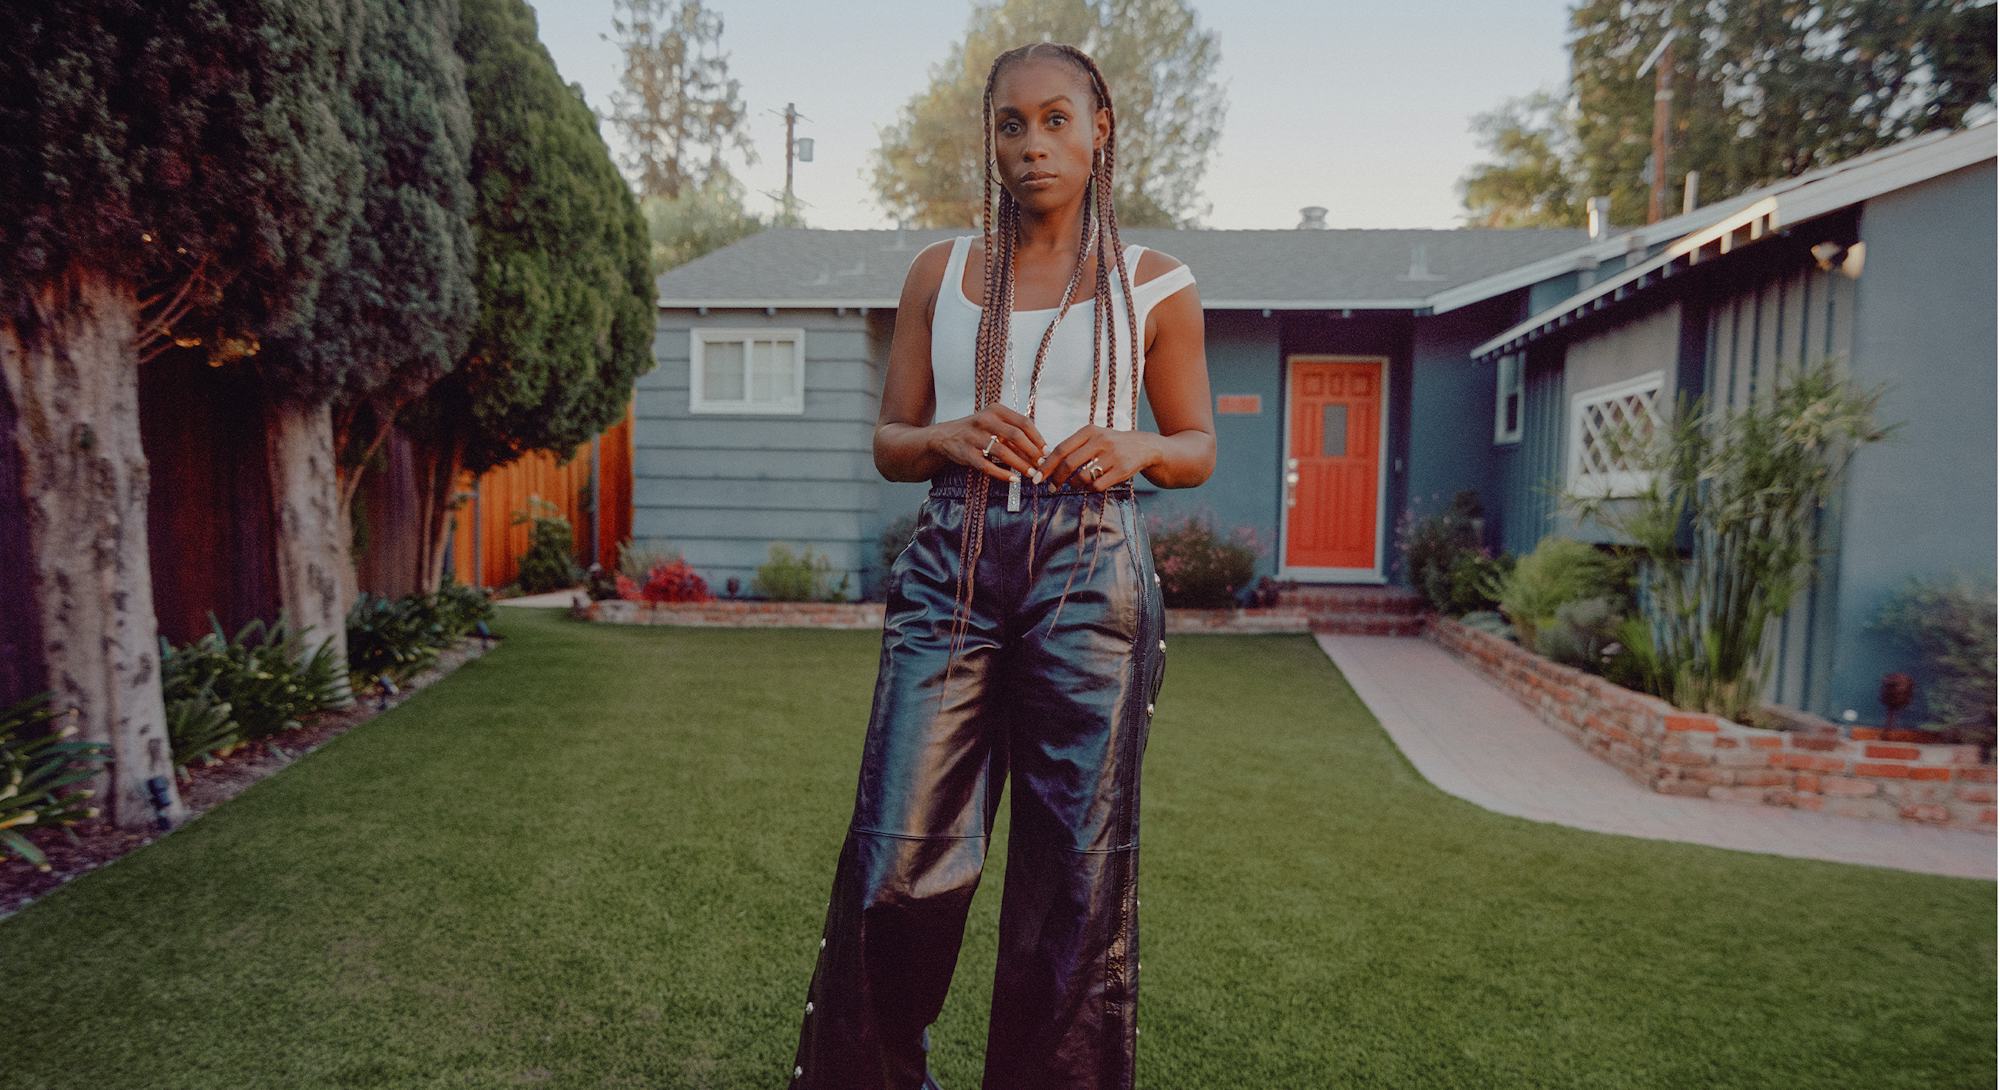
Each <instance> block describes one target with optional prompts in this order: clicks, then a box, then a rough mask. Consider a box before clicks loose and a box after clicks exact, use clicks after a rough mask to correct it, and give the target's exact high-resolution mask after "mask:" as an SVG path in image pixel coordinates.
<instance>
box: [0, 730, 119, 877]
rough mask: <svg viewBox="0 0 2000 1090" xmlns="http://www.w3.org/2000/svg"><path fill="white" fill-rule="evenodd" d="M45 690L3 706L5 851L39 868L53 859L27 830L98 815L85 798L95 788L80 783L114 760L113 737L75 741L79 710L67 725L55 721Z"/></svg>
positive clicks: (0, 766) (0, 852)
mask: <svg viewBox="0 0 2000 1090" xmlns="http://www.w3.org/2000/svg"><path fill="white" fill-rule="evenodd" d="M54 695H55V694H54V693H52V692H41V693H37V694H35V695H34V696H31V697H29V698H28V699H26V700H23V701H21V702H20V703H18V704H15V705H14V706H13V707H10V708H7V709H5V710H0V857H4V856H5V855H7V854H13V855H18V856H20V857H21V858H23V859H26V860H27V861H28V862H29V863H30V864H32V865H33V866H34V867H35V869H36V870H43V871H46V870H48V869H49V861H48V859H47V858H46V857H44V856H43V855H42V853H41V851H40V850H38V849H37V848H36V847H35V845H34V843H33V842H32V841H30V840H29V839H28V838H27V837H26V836H24V835H23V830H24V829H25V827H26V826H29V825H41V826H57V825H72V824H75V823H76V822H78V821H81V820H83V819H84V818H92V817H96V816H97V814H98V808H97V807H95V806H87V805H85V804H84V801H83V800H85V799H87V798H89V797H90V795H91V791H90V789H89V788H86V787H76V786H75V785H76V784H79V783H82V782H83V781H85V780H88V779H90V778H91V777H92V776H94V775H96V774H97V773H98V772H99V771H101V769H102V766H104V765H107V764H109V763H110V761H111V743H109V742H83V741H72V740H71V739H72V738H74V737H75V736H76V733H77V727H76V722H75V718H76V717H75V714H74V712H72V713H71V715H70V721H69V722H67V723H64V724H63V726H62V728H61V729H59V730H58V729H53V728H51V727H50V726H49V721H50V720H51V719H53V718H55V715H56V713H55V711H54V709H53V708H51V707H50V706H49V700H50V698H51V697H52V696H54Z"/></svg>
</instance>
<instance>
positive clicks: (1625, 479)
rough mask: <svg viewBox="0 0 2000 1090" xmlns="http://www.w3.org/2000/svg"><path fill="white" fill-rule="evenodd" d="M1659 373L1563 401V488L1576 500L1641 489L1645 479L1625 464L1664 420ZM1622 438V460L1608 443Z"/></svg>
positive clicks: (1628, 464) (1643, 486) (1604, 387)
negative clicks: (1566, 441)
mask: <svg viewBox="0 0 2000 1090" xmlns="http://www.w3.org/2000/svg"><path fill="white" fill-rule="evenodd" d="M1665 377H1666V373H1665V372H1664V371H1649V372H1647V373H1646V374H1643V375H1640V376H1639V377H1637V378H1633V379H1627V380H1625V381H1623V382H1617V383H1613V384H1611V385H1609V386H1598V387H1594V388H1592V389H1589V390H1579V391H1577V392H1576V393H1575V394H1574V395H1572V396H1571V397H1570V401H1569V487H1570V490H1571V491H1573V492H1576V493H1578V494H1582V495H1601V496H1629V495H1633V494H1634V493H1637V492H1639V491H1641V490H1643V489H1644V488H1645V487H1646V484H1647V480H1648V474H1647V473H1646V471H1644V470H1642V469H1637V468H1634V466H1633V465H1632V464H1631V450H1630V448H1631V446H1632V444H1634V443H1643V442H1645V441H1646V439H1648V438H1649V437H1651V435H1652V434H1653V429H1655V428H1657V427H1659V426H1661V425H1662V424H1663V423H1664V421H1663V420H1662V419H1661V417H1660V411H1659V407H1658V404H1657V402H1658V400H1659V397H1660V389H1661V386H1662V385H1663V384H1664V381H1665ZM1619 434H1623V435H1624V436H1625V438H1624V440H1623V442H1624V444H1625V447H1624V455H1625V456H1624V457H1620V456H1619V455H1620V448H1619V447H1618V446H1616V445H1614V443H1613V442H1612V441H1611V440H1612V437H1613V436H1614V435H1619Z"/></svg>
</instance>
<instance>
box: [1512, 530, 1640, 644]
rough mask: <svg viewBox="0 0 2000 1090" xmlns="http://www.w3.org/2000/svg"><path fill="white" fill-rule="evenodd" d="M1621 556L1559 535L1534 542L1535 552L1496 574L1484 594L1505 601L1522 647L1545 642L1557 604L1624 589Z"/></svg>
mask: <svg viewBox="0 0 2000 1090" xmlns="http://www.w3.org/2000/svg"><path fill="white" fill-rule="evenodd" d="M1622 567H1623V566H1622V564H1620V562H1619V561H1618V559H1617V558H1615V557H1613V556H1611V555H1609V554H1607V553H1604V552H1601V551H1599V550H1598V549H1597V548H1596V547H1595V546H1593V545H1591V544H1589V543H1588V542H1583V541H1577V540H1576V539H1574V538H1566V537H1558V536H1556V535H1554V534H1551V535H1549V536H1548V537H1545V538H1543V539H1542V540H1541V541H1540V542H1539V543H1537V544H1536V545H1535V551H1534V552H1532V553H1529V554H1528V555H1527V556H1524V557H1522V558H1520V559H1519V560H1518V561H1516V562H1515V564H1514V567H1513V569H1512V570H1510V571H1508V572H1507V573H1506V574H1505V575H1504V576H1497V577H1495V578H1494V579H1493V580H1492V581H1491V583H1490V584H1489V585H1488V586H1486V587H1485V591H1484V592H1485V593H1486V594H1488V595H1490V596H1491V597H1492V598H1493V599H1494V600H1495V601H1497V602H1499V603H1500V611H1501V612H1502V613H1505V614H1506V615H1507V620H1508V621H1509V622H1511V623H1512V624H1513V626H1514V631H1515V632H1516V633H1518V634H1519V636H1520V640H1521V646H1523V647H1526V648H1530V649H1535V648H1538V647H1539V646H1540V643H1539V640H1538V639H1537V636H1536V633H1537V630H1539V629H1540V628H1542V627H1543V626H1545V625H1548V624H1551V623H1553V622H1554V621H1555V614H1556V609H1557V608H1558V607H1560V606H1561V605H1562V604H1563V603H1565V602H1574V601H1577V600H1579V599H1583V598H1592V597H1597V596H1599V595H1619V596H1623V595H1624V593H1625V584H1626V580H1625V577H1624V575H1623V573H1622Z"/></svg>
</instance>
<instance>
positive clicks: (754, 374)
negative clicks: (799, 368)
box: [750, 341, 792, 403]
mask: <svg viewBox="0 0 2000 1090" xmlns="http://www.w3.org/2000/svg"><path fill="white" fill-rule="evenodd" d="M791 394H792V342H790V341H752V342H751V343H750V400H752V401H757V402H765V403H770V402H778V401H784V400H786V399H787V398H789V397H790V396H791Z"/></svg>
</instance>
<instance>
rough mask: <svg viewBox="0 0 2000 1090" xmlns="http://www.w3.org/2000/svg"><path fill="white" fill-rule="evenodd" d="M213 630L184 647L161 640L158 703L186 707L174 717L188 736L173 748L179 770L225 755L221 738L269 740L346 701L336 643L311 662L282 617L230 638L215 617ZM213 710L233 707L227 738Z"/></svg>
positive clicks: (174, 712)
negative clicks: (171, 702)
mask: <svg viewBox="0 0 2000 1090" xmlns="http://www.w3.org/2000/svg"><path fill="white" fill-rule="evenodd" d="M208 623H209V625H210V627H211V631H209V632H206V633H204V634H202V636H201V637H200V638H198V639H196V640H195V641H194V642H193V643H191V644H188V645H187V646H185V647H174V646H173V645H172V644H170V643H168V642H167V640H166V639H165V638H164V637H162V638H161V640H160V685H161V695H162V697H163V698H166V697H168V696H169V694H171V697H172V699H174V700H175V701H178V702H181V706H180V707H178V708H175V709H172V711H171V712H170V714H171V715H173V716H178V717H179V718H180V719H181V720H182V727H183V730H184V734H183V736H182V738H181V739H180V740H179V743H180V744H178V745H176V747H175V752H174V761H175V763H176V764H177V765H186V764H187V762H188V761H190V760H193V759H194V758H196V757H201V756H206V755H208V754H209V753H212V752H214V750H216V749H221V748H226V747H227V746H228V745H229V739H227V738H223V737H221V736H222V735H224V734H233V735H235V736H236V737H237V738H240V739H246V740H248V739H257V738H266V737H269V736H271V735H273V734H277V733H278V732H280V731H283V730H289V729H291V728H292V727H296V726H298V725H299V723H300V721H301V719H303V717H305V716H306V715H309V714H311V713H313V712H316V711H323V710H325V709H327V708H331V707H335V706H336V705H338V704H340V703H341V702H342V701H343V700H344V699H345V698H346V696H347V684H348V679H347V676H346V670H345V669H344V668H343V665H344V664H342V663H341V662H340V661H339V660H338V659H336V658H335V657H334V649H333V644H332V642H331V641H328V642H324V643H321V644H320V646H319V647H318V648H317V649H315V650H314V651H313V653H312V654H311V655H310V656H308V655H306V654H305V637H304V634H303V633H302V632H297V631H294V630H293V629H292V628H291V627H290V626H289V625H288V624H286V622H285V615H284V614H283V613H282V612H280V613H279V615H278V621H277V623H276V624H269V625H267V624H265V623H264V620H263V618H261V617H256V618H252V619H251V620H250V621H249V623H247V624H245V625H244V626H243V627H242V628H241V629H239V630H238V631H237V633H236V635H235V636H234V637H233V638H231V637H227V636H225V635H224V634H223V631H222V622H221V621H219V620H217V619H216V616H215V614H214V613H212V612H211V613H210V614H209V615H208ZM216 704H226V705H227V706H228V712H227V715H228V717H229V721H230V723H231V724H232V727H231V728H230V729H229V730H228V731H226V732H225V731H224V730H223V729H222V728H220V727H219V726H217V725H216V724H215V723H214V721H213V716H214V711H213V707H212V706H213V705H216ZM204 706H208V707H204ZM218 739H220V740H219V741H218ZM211 743H215V744H214V745H211Z"/></svg>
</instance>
